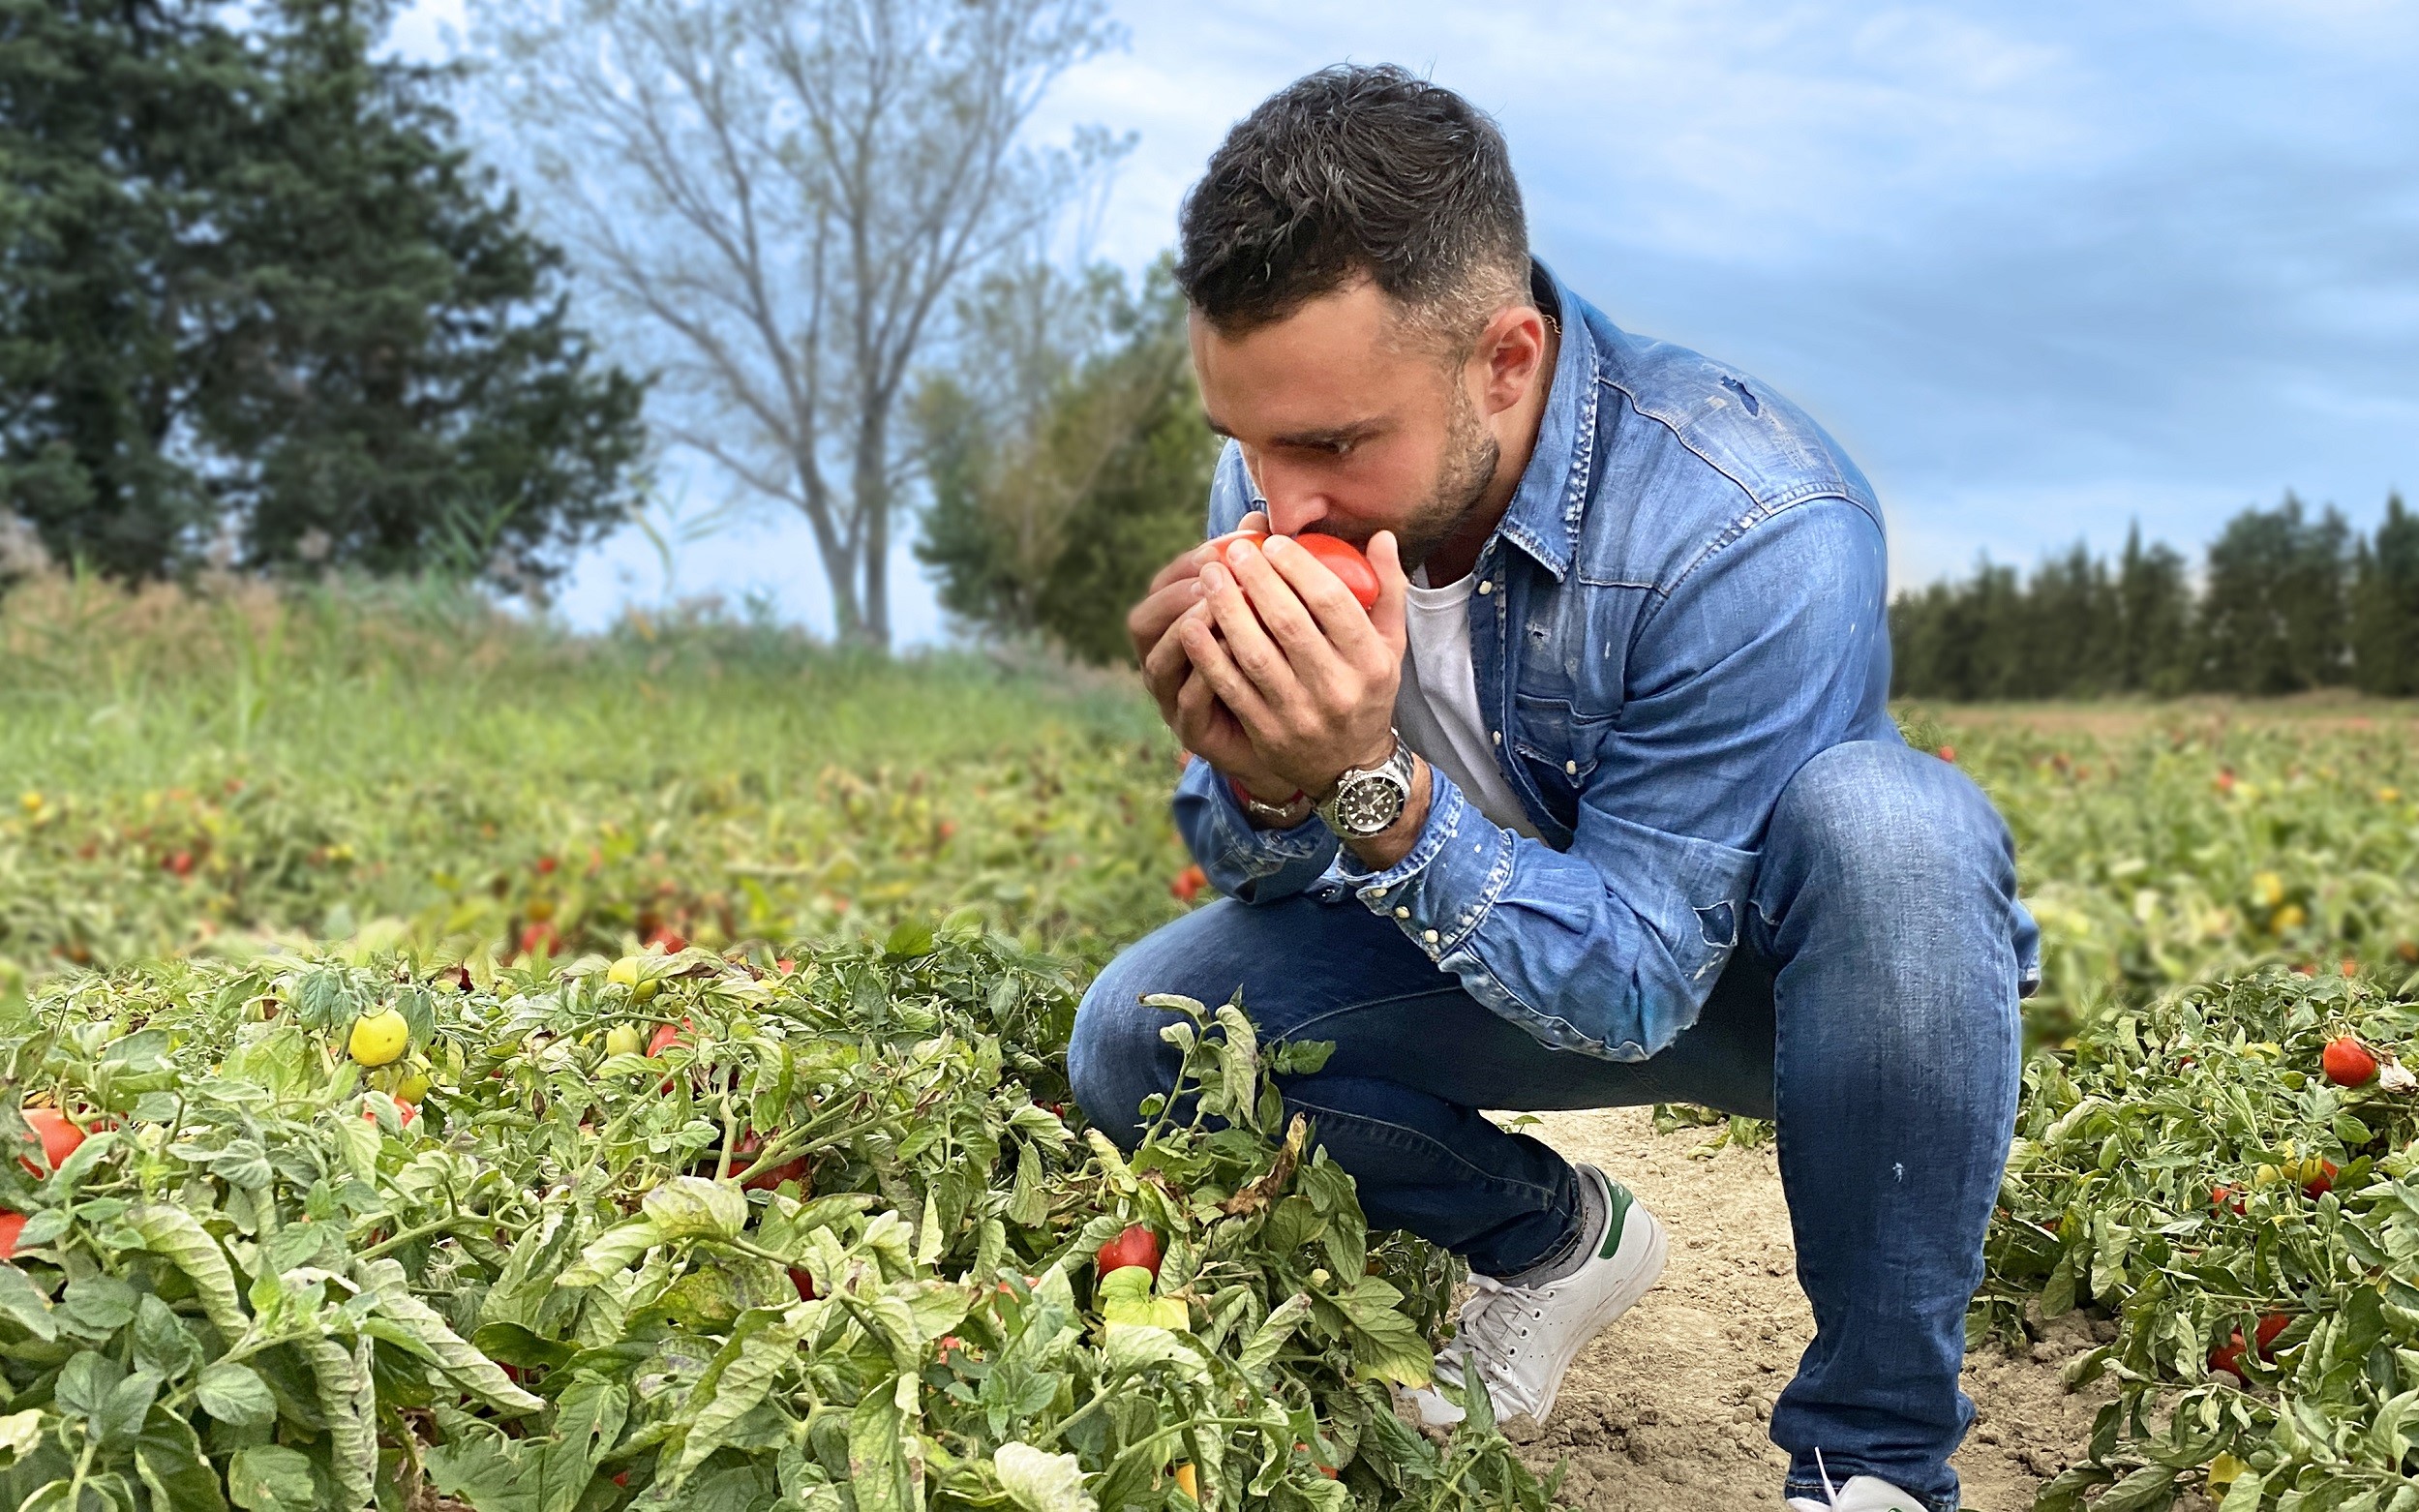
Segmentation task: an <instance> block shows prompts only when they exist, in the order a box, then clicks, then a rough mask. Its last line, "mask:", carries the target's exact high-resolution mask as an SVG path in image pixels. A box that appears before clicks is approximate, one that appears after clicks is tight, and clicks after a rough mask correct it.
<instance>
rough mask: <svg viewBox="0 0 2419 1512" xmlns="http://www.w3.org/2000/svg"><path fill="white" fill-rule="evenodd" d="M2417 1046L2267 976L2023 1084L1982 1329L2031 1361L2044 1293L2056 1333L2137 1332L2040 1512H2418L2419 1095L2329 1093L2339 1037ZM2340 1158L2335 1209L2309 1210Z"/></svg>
mask: <svg viewBox="0 0 2419 1512" xmlns="http://www.w3.org/2000/svg"><path fill="white" fill-rule="evenodd" d="M2415 1031H2419V1006H2414V1005H2413V1004H2411V1003H2410V1002H2408V1001H2401V1002H2397V1001H2394V1000H2391V999H2389V998H2388V997H2387V996H2386V995H2385V994H2383V993H2382V992H2380V991H2378V990H2377V989H2376V988H2374V987H2373V986H2368V985H2364V984H2362V983H2356V982H2351V981H2346V980H2344V979H2343V978H2330V977H2319V978H2314V979H2311V978H2302V977H2297V976H2294V975H2292V974H2290V973H2288V972H2284V971H2282V970H2273V969H2272V970H2270V971H2268V972H2264V973H2261V974H2259V975H2257V976H2253V977H2249V978H2244V979H2241V980H2238V981H2234V982H2230V983H2222V984H2219V985H2214V986H2209V987H2203V988H2195V989H2192V990H2189V991H2186V992H2182V993H2179V994H2176V995H2174V996H2171V997H2168V998H2164V999H2162V1000H2161V1001H2159V1002H2158V1003H2156V1004H2154V1005H2152V1006H2150V1007H2148V1008H2145V1009H2142V1010H2139V1011H2132V1012H2128V1013H2122V1014H2119V1015H2116V1016H2115V1017H2113V1018H2111V1019H2109V1020H2108V1021H2106V1022H2105V1023H2103V1024H2101V1025H2099V1026H2096V1027H2095V1028H2094V1029H2093V1030H2092V1031H2091V1032H2090V1033H2089V1034H2087V1035H2086V1036H2085V1037H2084V1038H2083V1039H2082V1040H2081V1041H2080V1042H2079V1043H2076V1044H2075V1045H2074V1046H2073V1047H2072V1048H2071V1049H2070V1050H2065V1051H2061V1052H2058V1053H2055V1054H2050V1055H2042V1056H2040V1057H2037V1058H2036V1059H2035V1060H2034V1061H2033V1062H2032V1064H2031V1065H2030V1066H2029V1067H2028V1068H2027V1071H2026V1075H2025V1099H2024V1104H2023V1107H2024V1111H2023V1113H2022V1115H2021V1121H2020V1124H2019V1127H2018V1131H2017V1139H2016V1142H2015V1148H2014V1151H2013V1153H2012V1155H2011V1158H2010V1161H2009V1167H2008V1180H2007V1183H2006V1186H2005V1187H2004V1188H2003V1190H2002V1194H2001V1198H2000V1210H1999V1214H1998V1217H1997V1218H1996V1219H1995V1221H1994V1224H1993V1227H1992V1236H1991V1241H1990V1248H1989V1264H1990V1281H1989V1283H1988V1284H1987V1285H1985V1287H1984V1290H1983V1292H1982V1295H1981V1298H1980V1299H1978V1302H1977V1304H1976V1310H1975V1313H1974V1315H1973V1319H1972V1330H1973V1332H1974V1333H1975V1334H1977V1335H1978V1336H1980V1335H1987V1334H1997V1335H2002V1336H2006V1337H2008V1338H2011V1339H2015V1340H2021V1338H2022V1337H2023V1334H2024V1330H2025V1326H2026V1325H2025V1320H2024V1314H2023V1304H2024V1302H2025V1301H2026V1299H2027V1298H2028V1297H2032V1296H2036V1295H2038V1297H2039V1300H2040V1309H2041V1313H2042V1314H2043V1315H2046V1316H2047V1317H2050V1318H2055V1317H2057V1316H2060V1315H2063V1314H2065V1313H2067V1312H2070V1311H2072V1310H2073V1309H2075V1308H2077V1307H2088V1308H2090V1309H2091V1310H2092V1311H2093V1312H2094V1313H2095V1314H2097V1315H2101V1316H2104V1317H2107V1318H2109V1319H2111V1320H2113V1321H2114V1323H2115V1325H2116V1336H2115V1338H2114V1339H2113V1340H2112V1341H2110V1342H2109V1343H2106V1344H2103V1345H2102V1346H2099V1347H2098V1348H2095V1349H2093V1350H2091V1351H2090V1352H2089V1353H2087V1354H2084V1355H2082V1356H2080V1357H2078V1358H2077V1359H2076V1360H2075V1361H2074V1362H2073V1363H2072V1364H2071V1366H2070V1367H2069V1371H2068V1378H2069V1380H2070V1381H2071V1382H2073V1383H2076V1384H2081V1383H2083V1382H2087V1381H2090V1380H2092V1379H2094V1378H2096V1377H2098V1376H2102V1374H2107V1375H2111V1376H2114V1377H2115V1378H2116V1379H2117V1380H2118V1381H2119V1383H2120V1389H2119V1392H2118V1396H2117V1400H2115V1401H2113V1402H2111V1403H2109V1404H2108V1406H2106V1407H2105V1408H2103V1409H2102V1413H2101V1416H2100V1420H2099V1424H2098V1426H2097V1428H2096V1430H2095V1432H2094V1434H2093V1436H2092V1441H2091V1452H2090V1460H2089V1463H2088V1464H2086V1465H2083V1466H2080V1467H2076V1468H2075V1469H2072V1470H2070V1471H2069V1472H2067V1473H2066V1474H2063V1475H2060V1476H2058V1477H2057V1478H2055V1479H2054V1480H2052V1481H2051V1482H2049V1483H2048V1484H2047V1485H2045V1486H2044V1487H2043V1488H2042V1490H2041V1499H2040V1501H2039V1503H2038V1506H2039V1508H2040V1512H2077V1509H2079V1508H2081V1507H2082V1506H2084V1505H2085V1503H2084V1500H2083V1497H2084V1496H2085V1494H2086V1493H2087V1492H2089V1491H2092V1490H2094V1489H2096V1488H2099V1487H2103V1486H2106V1487H2111V1488H2112V1489H2110V1490H2108V1491H2107V1492H2105V1493H2103V1494H2102V1497H2100V1498H2099V1499H2098V1500H2096V1501H2094V1502H2092V1503H2091V1505H2093V1506H2106V1505H2109V1504H2110V1498H2117V1499H2116V1503H2115V1504H2117V1505H2120V1506H2125V1507H2141V1506H2162V1505H2165V1504H2166V1500H2167V1498H2168V1497H2170V1496H2172V1495H2173V1494H2174V1493H2175V1492H2177V1491H2181V1490H2185V1489H2194V1488H2197V1487H2200V1486H2205V1487H2206V1489H2207V1490H2208V1491H2209V1492H2210V1493H2211V1495H2212V1496H2219V1495H2222V1496H2223V1497H2224V1500H2223V1506H2224V1507H2225V1508H2226V1509H2228V1512H2256V1509H2259V1508H2268V1507H2283V1508H2292V1509H2298V1508H2304V1507H2329V1508H2351V1507H2359V1508H2364V1509H2367V1512H2380V1509H2382V1508H2385V1507H2388V1506H2392V1507H2399V1508H2407V1507H2410V1506H2413V1505H2419V1476H2413V1475H2411V1474H2409V1473H2408V1470H2407V1467H2408V1465H2409V1464H2410V1456H2411V1455H2412V1453H2413V1451H2414V1450H2415V1449H2419V1416H2415V1415H2414V1412H2413V1406H2414V1405H2419V1099H2415V1098H2414V1097H2413V1095H2412V1094H2410V1093H2408V1092H2395V1091H2390V1090H2385V1089H2384V1088H2383V1087H2382V1086H2381V1085H2380V1084H2377V1083H2373V1084H2372V1085H2371V1086H2370V1087H2368V1088H2362V1089H2345V1088H2341V1087H2337V1086H2335V1085H2333V1084H2332V1083H2330V1082H2329V1081H2327V1079H2326V1078H2325V1077H2324V1076H2323V1075H2321V1074H2319V1051H2320V1049H2321V1047H2322V1046H2323V1045H2324V1044H2325V1043H2326V1042H2327V1041H2328V1040H2329V1039H2331V1038H2333V1037H2335V1036H2337V1035H2342V1034H2354V1035H2358V1036H2359V1037H2361V1038H2362V1039H2363V1040H2364V1041H2366V1042H2367V1043H2371V1044H2374V1045H2378V1046H2383V1047H2386V1048H2388V1049H2393V1048H2397V1047H2399V1048H2404V1049H2408V1048H2409V1047H2410V1045H2411V1040H2412V1036H2413V1034H2414V1032H2415ZM2321 1162H2323V1163H2326V1164H2331V1165H2332V1166H2334V1167H2335V1171H2334V1175H2333V1177H2332V1190H2326V1191H2311V1190H2306V1184H2307V1183H2310V1182H2311V1180H2312V1177H2313V1176H2314V1175H2315V1174H2316V1172H2317V1171H2319V1170H2321V1169H2323V1168H2324V1166H2322V1165H2321V1164H2319V1163H2321ZM2263 1321H2264V1322H2266V1323H2267V1325H2268V1330H2267V1331H2268V1333H2269V1338H2270V1342H2269V1344H2268V1345H2267V1346H2266V1347H2265V1349H2264V1350H2263V1349H2262V1348H2260V1347H2259V1346H2258V1345H2257V1339H2258V1337H2259V1335H2260V1333H2261V1332H2262V1329H2261V1324H2262V1323H2263ZM2242 1340H2250V1341H2252V1344H2251V1345H2249V1346H2241V1347H2240V1352H2239V1353H2237V1354H2229V1355H2225V1356H2221V1355H2219V1354H2218V1352H2217V1351H2219V1350H2221V1349H2222V1348H2229V1347H2233V1346H2238V1345H2239V1344H2240V1341H2242ZM2220 1358H2225V1359H2228V1360H2230V1361H2232V1362H2234V1363H2235V1364H2236V1365H2237V1367H2238V1368H2239V1371H2240V1375H2239V1376H2236V1375H2229V1374H2224V1373H2222V1372H2221V1371H2220V1370H2219V1369H2218V1368H2217V1366H2216V1365H2215V1364H2214V1363H2213V1361H2215V1360H2217V1359H2220Z"/></svg>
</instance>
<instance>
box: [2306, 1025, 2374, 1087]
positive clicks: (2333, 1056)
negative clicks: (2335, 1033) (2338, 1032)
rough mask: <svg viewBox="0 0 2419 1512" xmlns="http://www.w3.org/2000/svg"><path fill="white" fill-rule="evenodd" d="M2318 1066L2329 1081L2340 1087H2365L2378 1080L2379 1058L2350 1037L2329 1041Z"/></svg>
mask: <svg viewBox="0 0 2419 1512" xmlns="http://www.w3.org/2000/svg"><path fill="white" fill-rule="evenodd" d="M2318 1065H2319V1067H2320V1068H2321V1069H2323V1070H2324V1071H2325V1072H2326V1074H2327V1080H2329V1081H2332V1082H2334V1083H2335V1084H2336V1085H2337V1086H2339V1087H2365V1086H2367V1085H2368V1084H2369V1083H2371V1082H2373V1081H2374V1080H2376V1079H2377V1058H2376V1057H2375V1056H2374V1055H2372V1054H2371V1053H2370V1052H2369V1047H2368V1046H2367V1045H2365V1044H2362V1043H2360V1042H2359V1041H2358V1040H2355V1039H2353V1038H2352V1037H2351V1036H2350V1035H2342V1036H2339V1037H2338V1038H2336V1039H2333V1040H2329V1041H2328V1042H2327V1047H2326V1048H2325V1049H2324V1050H2322V1051H2320V1052H2319V1055H2318Z"/></svg>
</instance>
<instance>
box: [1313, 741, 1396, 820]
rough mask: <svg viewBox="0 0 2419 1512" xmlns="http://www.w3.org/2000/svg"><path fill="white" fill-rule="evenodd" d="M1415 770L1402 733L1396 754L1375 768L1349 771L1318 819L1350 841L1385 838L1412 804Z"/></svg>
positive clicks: (1320, 804)
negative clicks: (1373, 837) (1404, 809)
mask: <svg viewBox="0 0 2419 1512" xmlns="http://www.w3.org/2000/svg"><path fill="white" fill-rule="evenodd" d="M1415 770H1416V769H1415V768H1414V767H1413V765H1412V756H1411V748H1410V746H1408V745H1406V744H1405V743H1404V741H1403V733H1402V732H1401V731H1399V730H1398V731H1396V732H1394V753H1393V754H1392V755H1390V756H1388V757H1387V758H1386V759H1385V760H1384V761H1382V762H1379V763H1378V764H1377V765H1376V766H1375V767H1353V768H1349V769H1347V770H1346V771H1345V773H1344V775H1342V776H1340V777H1338V778H1337V779H1336V785H1335V786H1334V787H1333V788H1330V789H1329V790H1328V792H1327V796H1326V797H1324V798H1322V799H1320V800H1319V801H1318V805H1317V807H1318V817H1319V818H1320V819H1322V820H1324V821H1326V824H1327V828H1328V829H1330V830H1333V831H1334V832H1336V833H1337V834H1339V835H1341V836H1342V837H1344V838H1345V839H1347V840H1366V839H1368V838H1370V837H1371V836H1372V835H1378V834H1383V833H1385V832H1387V831H1388V830H1391V829H1393V828H1394V822H1395V821H1396V820H1397V819H1400V818H1402V817H1403V807H1404V805H1405V804H1406V803H1408V802H1409V801H1411V778H1412V775H1413V773H1414V771H1415Z"/></svg>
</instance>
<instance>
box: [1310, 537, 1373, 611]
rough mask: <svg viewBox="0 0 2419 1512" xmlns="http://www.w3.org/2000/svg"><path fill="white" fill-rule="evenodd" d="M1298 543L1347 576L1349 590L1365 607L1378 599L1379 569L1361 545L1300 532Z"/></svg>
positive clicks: (1328, 568)
mask: <svg viewBox="0 0 2419 1512" xmlns="http://www.w3.org/2000/svg"><path fill="white" fill-rule="evenodd" d="M1293 539H1294V544H1295V545H1297V546H1299V547H1301V548H1302V549H1303V550H1304V551H1306V552H1309V553H1310V554H1311V555H1312V556H1314V557H1316V558H1317V559H1319V561H1320V562H1321V563H1323V564H1324V565H1325V566H1326V568H1327V570H1328V571H1330V572H1332V573H1334V574H1335V575H1336V576H1337V577H1339V578H1341V579H1343V580H1344V586H1345V589H1346V591H1348V592H1349V593H1351V595H1352V596H1353V597H1354V598H1355V599H1357V600H1359V602H1360V606H1361V607H1362V608H1363V609H1367V608H1369V607H1370V606H1371V605H1373V604H1375V603H1376V602H1377V569H1376V567H1373V566H1371V565H1370V564H1369V559H1368V558H1367V557H1364V556H1362V555H1361V551H1360V548H1359V547H1357V546H1355V545H1353V544H1352V543H1351V542H1350V541H1346V540H1339V539H1338V538H1336V537H1335V536H1332V535H1297V536H1295V537H1294V538H1293Z"/></svg>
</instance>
